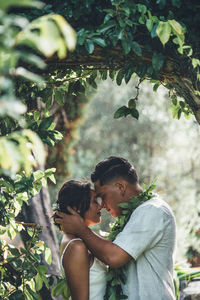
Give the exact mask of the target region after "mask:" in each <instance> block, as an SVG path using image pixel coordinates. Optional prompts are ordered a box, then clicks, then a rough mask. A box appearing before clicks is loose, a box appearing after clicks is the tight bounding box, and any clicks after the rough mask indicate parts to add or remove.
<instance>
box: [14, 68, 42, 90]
mask: <svg viewBox="0 0 200 300" xmlns="http://www.w3.org/2000/svg"><path fill="white" fill-rule="evenodd" d="M15 74H16V75H17V76H21V77H23V78H25V79H27V80H29V81H33V82H36V83H37V84H38V85H40V86H41V85H43V84H44V80H43V78H42V77H41V76H39V75H36V74H34V73H32V72H30V71H28V70H26V69H25V68H23V67H18V68H17V69H16V70H15Z"/></svg>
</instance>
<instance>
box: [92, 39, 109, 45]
mask: <svg viewBox="0 0 200 300" xmlns="http://www.w3.org/2000/svg"><path fill="white" fill-rule="evenodd" d="M92 41H93V42H95V43H96V44H97V45H99V46H101V47H106V42H105V40H104V39H102V38H100V37H93V38H92Z"/></svg>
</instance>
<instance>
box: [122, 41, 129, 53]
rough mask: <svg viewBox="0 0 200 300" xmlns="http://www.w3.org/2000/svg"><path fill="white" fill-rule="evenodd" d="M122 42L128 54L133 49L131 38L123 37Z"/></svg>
mask: <svg viewBox="0 0 200 300" xmlns="http://www.w3.org/2000/svg"><path fill="white" fill-rule="evenodd" d="M121 43H122V48H123V49H124V53H125V54H128V53H129V52H130V51H131V43H130V41H129V39H125V38H122V40H121Z"/></svg>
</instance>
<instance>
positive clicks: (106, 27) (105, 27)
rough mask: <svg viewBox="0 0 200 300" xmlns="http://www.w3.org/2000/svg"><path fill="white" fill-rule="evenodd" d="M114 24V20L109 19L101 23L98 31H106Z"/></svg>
mask: <svg viewBox="0 0 200 300" xmlns="http://www.w3.org/2000/svg"><path fill="white" fill-rule="evenodd" d="M114 26H116V22H115V21H114V20H110V21H108V22H107V23H106V24H103V25H101V26H100V28H99V29H98V31H99V32H101V33H104V32H105V31H107V30H108V29H110V28H112V27H114Z"/></svg>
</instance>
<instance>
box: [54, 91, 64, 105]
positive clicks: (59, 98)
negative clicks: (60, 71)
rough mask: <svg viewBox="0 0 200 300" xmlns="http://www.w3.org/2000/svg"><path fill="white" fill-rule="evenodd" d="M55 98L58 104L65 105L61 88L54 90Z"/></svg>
mask: <svg viewBox="0 0 200 300" xmlns="http://www.w3.org/2000/svg"><path fill="white" fill-rule="evenodd" d="M54 96H55V100H56V102H57V103H58V104H60V105H64V103H65V99H64V93H63V92H61V91H60V90H55V92H54Z"/></svg>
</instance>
